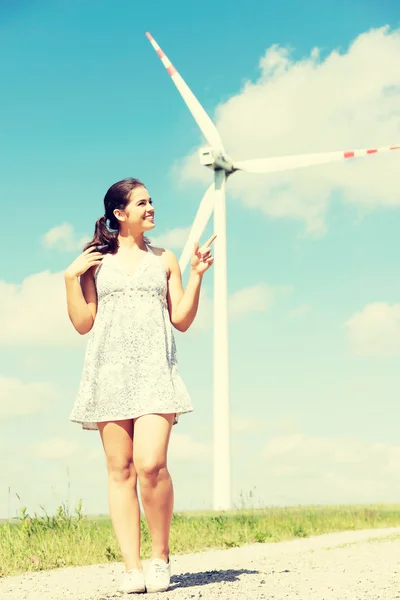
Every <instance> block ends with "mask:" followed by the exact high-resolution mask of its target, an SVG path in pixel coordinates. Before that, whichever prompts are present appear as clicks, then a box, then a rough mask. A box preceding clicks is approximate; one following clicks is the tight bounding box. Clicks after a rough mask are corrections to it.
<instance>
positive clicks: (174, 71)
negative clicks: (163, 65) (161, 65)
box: [167, 65, 176, 77]
mask: <svg viewBox="0 0 400 600" xmlns="http://www.w3.org/2000/svg"><path fill="white" fill-rule="evenodd" d="M167 71H168V73H169V74H170V75H171V77H172V75H175V73H176V69H175V67H174V65H170V66H169V67H167Z"/></svg>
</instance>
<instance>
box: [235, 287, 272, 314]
mask: <svg viewBox="0 0 400 600" xmlns="http://www.w3.org/2000/svg"><path fill="white" fill-rule="evenodd" d="M271 299H272V291H271V289H270V288H268V287H267V286H266V285H264V284H262V283H260V284H258V285H253V286H251V287H248V288H244V289H243V290H239V291H237V292H235V293H234V294H232V296H230V298H229V315H230V317H231V318H232V319H238V318H240V317H242V316H243V315H246V314H247V313H248V312H264V311H266V310H267V309H268V308H269V306H270V303H271Z"/></svg>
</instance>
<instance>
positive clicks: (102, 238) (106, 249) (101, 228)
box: [83, 216, 118, 254]
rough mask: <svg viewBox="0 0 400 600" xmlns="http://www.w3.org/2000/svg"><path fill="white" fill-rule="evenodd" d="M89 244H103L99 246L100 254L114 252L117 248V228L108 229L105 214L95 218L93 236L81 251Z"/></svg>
mask: <svg viewBox="0 0 400 600" xmlns="http://www.w3.org/2000/svg"><path fill="white" fill-rule="evenodd" d="M91 246H103V247H101V248H99V252H101V253H102V254H108V253H110V254H115V253H116V251H117V249H118V229H114V230H113V229H109V228H108V227H107V221H106V218H105V216H102V217H100V219H97V221H96V225H95V227H94V235H93V238H92V240H91V241H90V242H88V243H87V244H86V246H85V247H84V249H83V251H85V250H87V249H88V248H90V247H91Z"/></svg>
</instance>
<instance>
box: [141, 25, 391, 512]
mask: <svg viewBox="0 0 400 600" xmlns="http://www.w3.org/2000/svg"><path fill="white" fill-rule="evenodd" d="M146 35H147V37H148V39H149V41H150V43H151V45H152V46H153V48H154V50H155V51H156V52H157V54H158V56H159V57H160V59H161V61H162V63H163V65H164V67H165V68H166V70H167V71H168V73H169V74H170V76H171V78H172V81H173V82H174V84H175V86H176V87H177V89H178V91H179V93H180V95H181V96H182V98H183V100H184V101H185V103H186V105H187V107H188V109H189V110H190V112H191V113H192V115H193V117H194V119H195V121H196V123H197V125H198V126H199V128H200V130H201V132H202V134H203V136H204V137H205V139H206V140H207V143H208V144H209V146H208V147H206V148H201V149H200V151H199V153H200V162H201V164H202V165H204V166H206V167H208V168H210V169H212V170H213V171H214V182H213V183H212V184H211V185H210V187H209V188H208V190H207V191H206V193H205V195H204V196H203V199H202V201H201V202H200V205H199V208H198V211H197V214H196V217H195V219H194V221H193V225H192V228H191V230H190V233H189V236H188V239H187V242H186V244H185V247H184V249H183V251H182V255H181V257H180V260H179V264H180V268H181V271H182V273H183V272H184V270H185V268H186V267H187V265H188V262H189V260H190V257H191V254H192V251H193V246H194V243H195V242H196V241H198V240H199V239H200V237H201V235H202V233H203V232H204V230H205V228H206V226H207V223H208V221H209V220H210V218H211V216H212V214H213V213H214V233H215V234H216V235H217V238H216V240H215V242H214V244H215V251H214V255H215V261H214V447H213V455H214V487H213V496H214V498H213V507H214V510H229V509H231V508H232V490H231V451H230V441H231V426H230V418H231V417H230V405H229V345H228V291H227V288H228V286H227V282H228V278H227V256H226V198H225V189H226V180H227V178H228V177H229V176H230V175H232V174H233V173H234V172H235V171H246V172H248V173H277V172H283V171H289V170H292V169H299V168H303V167H309V166H313V165H322V164H326V163H330V162H335V161H342V160H346V159H349V158H357V157H362V156H368V155H370V154H376V153H377V152H388V151H390V150H398V149H400V146H391V147H386V148H367V149H364V150H351V151H338V152H327V153H318V154H303V155H295V156H279V157H268V158H261V159H256V160H242V161H232V159H231V158H230V157H229V156H228V154H227V152H226V150H225V148H224V146H223V143H222V139H221V136H220V135H219V133H218V131H217V128H216V127H215V125H214V123H213V122H212V120H211V119H210V117H209V116H208V115H207V113H206V112H205V110H204V109H203V107H202V106H201V104H200V103H199V101H198V100H197V98H196V97H195V96H194V94H193V92H192V91H191V90H190V89H189V87H188V86H187V85H186V83H185V82H184V80H183V79H182V77H181V76H180V75H179V73H178V72H177V70H176V69H175V67H174V66H173V64H172V63H171V61H170V60H169V59H168V58H167V56H166V55H165V54H164V52H163V51H162V50H161V48H160V46H159V45H158V44H157V42H156V41H155V40H154V38H153V37H152V36H151V34H150V33H146Z"/></svg>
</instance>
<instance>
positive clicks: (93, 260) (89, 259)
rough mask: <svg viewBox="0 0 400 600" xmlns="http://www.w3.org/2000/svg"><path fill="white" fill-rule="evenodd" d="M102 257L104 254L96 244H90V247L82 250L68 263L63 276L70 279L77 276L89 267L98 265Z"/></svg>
mask: <svg viewBox="0 0 400 600" xmlns="http://www.w3.org/2000/svg"><path fill="white" fill-rule="evenodd" d="M103 258H104V254H102V253H101V252H99V251H98V250H97V246H90V248H88V249H87V250H85V251H84V252H82V254H80V255H79V256H78V258H76V259H75V260H74V262H73V263H71V264H70V265H69V267H68V268H67V269H66V270H65V271H64V276H65V277H66V278H70V279H72V278H74V277H79V276H80V275H83V273H86V271H87V270H88V269H90V267H93V266H94V265H99V264H100V263H101V261H102V260H103Z"/></svg>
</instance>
